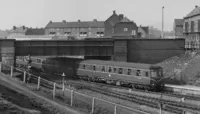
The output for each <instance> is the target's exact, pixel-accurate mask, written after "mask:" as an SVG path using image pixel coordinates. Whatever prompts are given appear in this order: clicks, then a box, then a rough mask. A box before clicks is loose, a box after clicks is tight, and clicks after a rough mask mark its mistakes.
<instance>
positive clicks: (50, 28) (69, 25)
mask: <svg viewBox="0 0 200 114" xmlns="http://www.w3.org/2000/svg"><path fill="white" fill-rule="evenodd" d="M45 34H46V35H53V36H54V35H57V36H66V37H67V36H71V37H75V38H77V39H82V38H86V37H93V38H94V37H103V36H104V21H97V20H96V19H94V20H93V21H80V20H78V21H77V22H66V21H65V20H63V21H62V22H52V21H50V22H49V23H48V24H47V25H46V27H45Z"/></svg>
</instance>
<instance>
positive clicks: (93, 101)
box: [92, 97, 95, 114]
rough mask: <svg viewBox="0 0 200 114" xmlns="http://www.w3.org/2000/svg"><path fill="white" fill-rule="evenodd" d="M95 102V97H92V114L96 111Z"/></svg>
mask: <svg viewBox="0 0 200 114" xmlns="http://www.w3.org/2000/svg"><path fill="white" fill-rule="evenodd" d="M94 104H95V98H94V97H93V98H92V114H93V113H94Z"/></svg>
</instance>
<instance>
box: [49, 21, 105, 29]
mask: <svg viewBox="0 0 200 114" xmlns="http://www.w3.org/2000/svg"><path fill="white" fill-rule="evenodd" d="M89 27H91V28H104V21H97V20H94V21H77V22H65V21H63V22H51V21H50V22H49V23H48V24H47V25H46V27H45V28H89Z"/></svg>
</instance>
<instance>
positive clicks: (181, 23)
mask: <svg viewBox="0 0 200 114" xmlns="http://www.w3.org/2000/svg"><path fill="white" fill-rule="evenodd" d="M183 23H184V19H174V24H175V25H183Z"/></svg>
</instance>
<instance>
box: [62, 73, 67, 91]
mask: <svg viewBox="0 0 200 114" xmlns="http://www.w3.org/2000/svg"><path fill="white" fill-rule="evenodd" d="M65 76H66V75H65V73H64V72H63V74H62V79H63V88H62V90H63V92H64V90H65Z"/></svg>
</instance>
